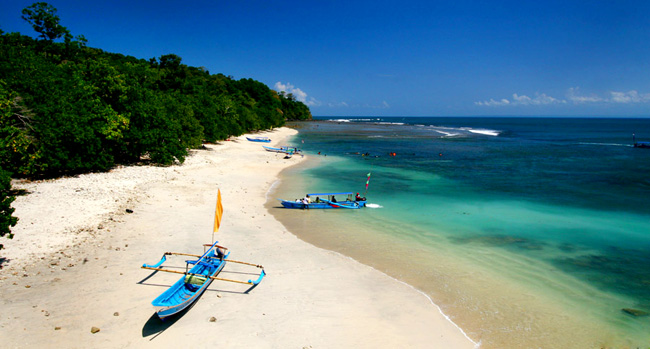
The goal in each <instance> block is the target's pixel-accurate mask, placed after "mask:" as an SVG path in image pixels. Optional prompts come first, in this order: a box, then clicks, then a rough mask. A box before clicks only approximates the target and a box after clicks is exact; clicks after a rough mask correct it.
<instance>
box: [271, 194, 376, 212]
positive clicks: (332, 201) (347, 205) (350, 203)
mask: <svg viewBox="0 0 650 349" xmlns="http://www.w3.org/2000/svg"><path fill="white" fill-rule="evenodd" d="M336 195H338V196H339V197H345V200H344V201H338V200H337V199H336ZM278 200H279V201H280V203H281V204H282V206H283V207H284V208H299V209H332V208H343V209H359V208H361V207H365V206H366V198H362V200H356V199H355V196H354V193H352V192H342V193H313V194H307V196H306V197H305V198H304V199H296V200H293V201H292V200H283V199H278Z"/></svg>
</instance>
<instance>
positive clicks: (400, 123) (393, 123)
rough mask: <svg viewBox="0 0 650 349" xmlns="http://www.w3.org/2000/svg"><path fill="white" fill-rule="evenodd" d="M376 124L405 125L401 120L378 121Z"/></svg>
mask: <svg viewBox="0 0 650 349" xmlns="http://www.w3.org/2000/svg"><path fill="white" fill-rule="evenodd" d="M377 124H378V125H405V124H404V123H403V122H385V121H384V122H378V123H377Z"/></svg>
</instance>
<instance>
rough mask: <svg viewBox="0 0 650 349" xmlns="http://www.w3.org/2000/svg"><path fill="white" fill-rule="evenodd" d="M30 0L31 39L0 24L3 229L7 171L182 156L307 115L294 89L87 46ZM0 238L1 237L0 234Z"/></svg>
mask: <svg viewBox="0 0 650 349" xmlns="http://www.w3.org/2000/svg"><path fill="white" fill-rule="evenodd" d="M56 13H57V11H56V9H55V8H54V7H52V6H51V5H49V4H47V3H42V2H39V3H35V4H33V5H31V6H29V7H27V8H25V9H23V11H22V18H23V19H24V20H26V21H27V22H29V23H30V24H31V25H32V27H33V28H34V30H35V31H36V32H37V33H38V34H39V36H38V38H37V39H34V38H31V37H29V36H25V35H21V34H20V33H5V32H3V31H2V30H0V237H2V236H7V237H11V236H12V235H11V232H10V228H11V227H12V226H14V225H15V224H16V218H15V217H12V213H13V209H12V208H11V202H12V201H13V200H14V198H13V197H12V191H11V177H14V178H17V177H22V178H52V177H57V176H61V175H69V174H79V173H86V172H92V171H107V170H109V169H111V168H112V167H114V166H115V165H117V164H129V163H135V162H141V161H148V162H151V163H154V164H160V165H170V164H173V163H175V162H183V161H184V159H185V157H186V156H187V154H188V149H191V148H197V147H200V146H201V145H202V144H203V143H204V142H215V141H218V140H224V139H226V138H228V137H230V136H238V135H241V134H243V133H246V132H250V131H255V130H264V129H270V128H273V127H279V126H282V125H284V122H285V121H286V120H306V119H311V113H310V111H309V108H308V107H307V106H306V105H305V104H303V103H302V102H300V101H298V100H296V99H295V97H294V96H293V95H291V94H285V93H284V92H280V93H278V92H276V91H273V90H271V89H270V88H269V87H268V86H266V85H265V84H263V83H261V82H259V81H256V80H253V79H240V80H235V79H234V78H233V77H231V76H226V75H223V74H210V73H209V72H208V71H207V70H206V69H205V68H203V67H191V66H187V65H185V64H182V63H181V62H182V59H181V57H179V56H177V55H175V54H167V55H163V56H160V57H157V58H151V59H149V60H145V59H138V58H135V57H132V56H125V55H122V54H119V53H109V52H105V51H103V50H101V49H98V48H92V47H88V46H87V40H86V38H84V37H83V36H82V35H78V36H76V37H73V36H72V34H71V33H70V32H69V31H68V30H67V29H66V28H65V27H64V26H62V25H61V24H60V23H59V17H58V16H57V14H56ZM0 248H2V245H1V244H0Z"/></svg>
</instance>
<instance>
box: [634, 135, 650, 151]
mask: <svg viewBox="0 0 650 349" xmlns="http://www.w3.org/2000/svg"><path fill="white" fill-rule="evenodd" d="M632 142H633V143H634V147H635V148H650V142H637V141H636V136H635V135H634V134H632Z"/></svg>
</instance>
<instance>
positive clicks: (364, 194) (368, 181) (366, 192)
mask: <svg viewBox="0 0 650 349" xmlns="http://www.w3.org/2000/svg"><path fill="white" fill-rule="evenodd" d="M371 173H372V172H368V179H367V180H366V191H365V192H364V193H363V197H366V194H368V185H369V184H370V174H371Z"/></svg>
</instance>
